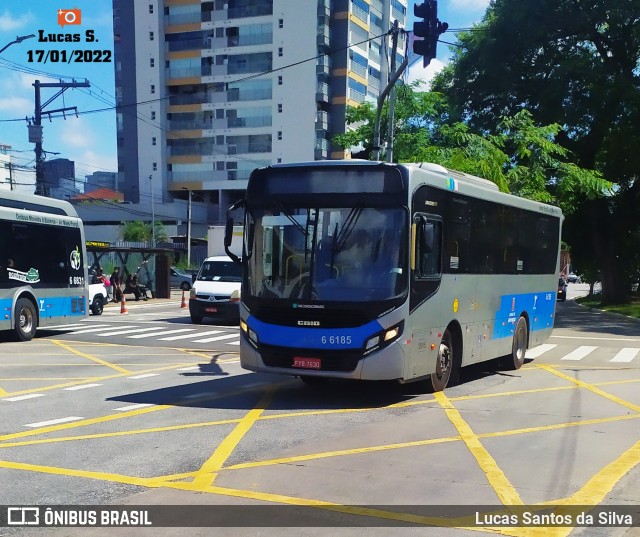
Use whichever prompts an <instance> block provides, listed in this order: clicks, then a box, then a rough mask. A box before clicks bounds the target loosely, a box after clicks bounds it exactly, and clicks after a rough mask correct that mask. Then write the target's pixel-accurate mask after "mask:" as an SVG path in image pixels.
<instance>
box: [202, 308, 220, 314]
mask: <svg viewBox="0 0 640 537" xmlns="http://www.w3.org/2000/svg"><path fill="white" fill-rule="evenodd" d="M204 311H206V312H207V313H217V312H218V308H204Z"/></svg>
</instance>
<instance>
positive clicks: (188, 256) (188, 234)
mask: <svg viewBox="0 0 640 537" xmlns="http://www.w3.org/2000/svg"><path fill="white" fill-rule="evenodd" d="M182 189H183V190H186V191H187V192H188V193H189V204H188V205H187V267H190V266H191V194H192V192H191V189H190V188H187V187H185V186H183V187H182Z"/></svg>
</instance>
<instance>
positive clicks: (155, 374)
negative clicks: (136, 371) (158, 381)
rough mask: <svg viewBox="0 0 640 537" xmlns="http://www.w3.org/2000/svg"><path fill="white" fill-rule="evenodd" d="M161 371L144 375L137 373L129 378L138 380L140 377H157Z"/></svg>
mask: <svg viewBox="0 0 640 537" xmlns="http://www.w3.org/2000/svg"><path fill="white" fill-rule="evenodd" d="M159 375H160V373H145V374H144V375H136V376H134V377H127V378H128V379H132V380H138V379H146V378H149V377H157V376H159Z"/></svg>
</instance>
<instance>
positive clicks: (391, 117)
mask: <svg viewBox="0 0 640 537" xmlns="http://www.w3.org/2000/svg"><path fill="white" fill-rule="evenodd" d="M398 30H399V26H398V20H397V19H396V20H394V21H393V40H392V42H393V46H392V47H391V50H393V56H392V57H391V69H390V70H391V72H392V73H394V72H395V70H396V51H397V50H398V33H399V31H398ZM395 107H396V85H395V84H394V85H393V86H391V92H390V93H389V129H388V132H387V162H393V120H394V115H395Z"/></svg>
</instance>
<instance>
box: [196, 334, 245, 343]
mask: <svg viewBox="0 0 640 537" xmlns="http://www.w3.org/2000/svg"><path fill="white" fill-rule="evenodd" d="M232 337H238V334H225V335H223V336H215V337H208V338H205V339H194V340H193V341H192V343H210V342H212V341H220V340H222V339H230V338H232Z"/></svg>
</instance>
